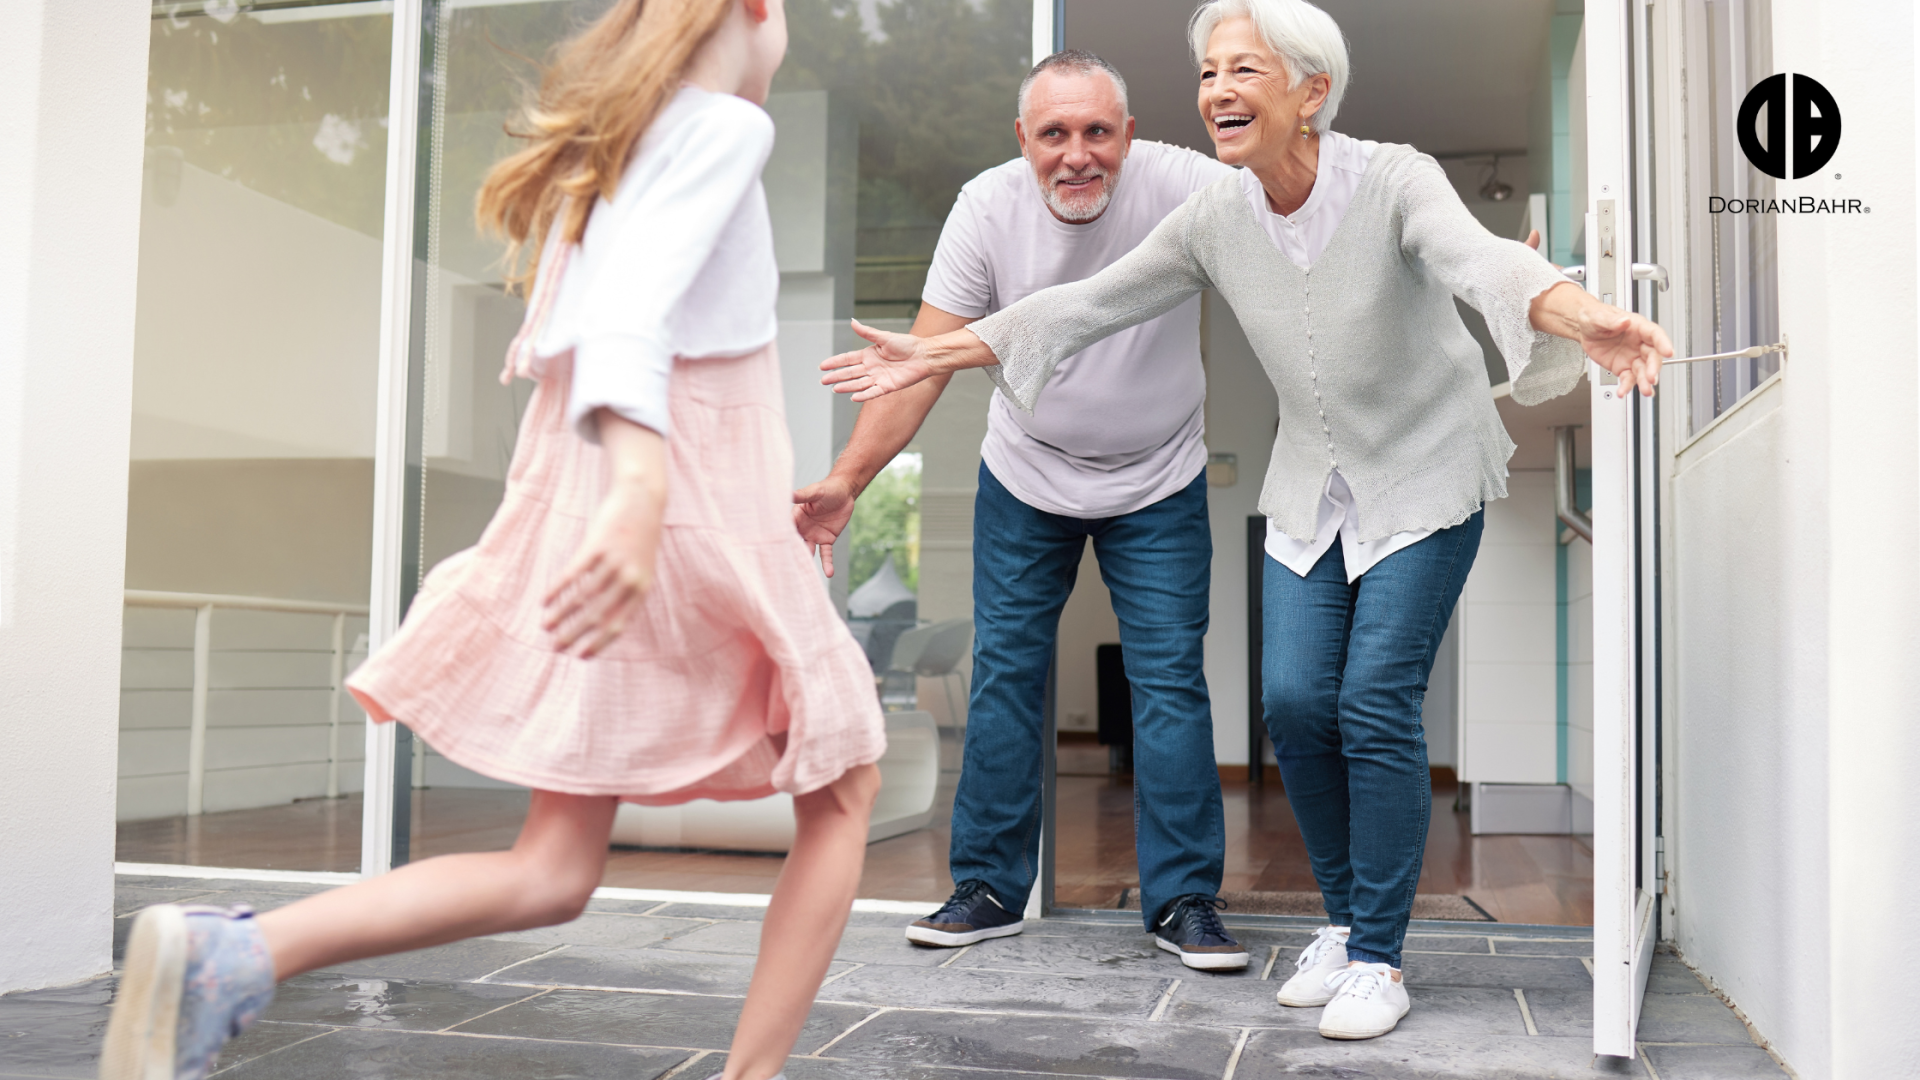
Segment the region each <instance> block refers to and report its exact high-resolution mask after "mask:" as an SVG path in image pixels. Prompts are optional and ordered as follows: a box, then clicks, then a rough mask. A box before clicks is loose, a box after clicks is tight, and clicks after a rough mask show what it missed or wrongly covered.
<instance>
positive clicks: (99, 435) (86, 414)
mask: <svg viewBox="0 0 1920 1080" xmlns="http://www.w3.org/2000/svg"><path fill="white" fill-rule="evenodd" d="M149 14H150V12H149V11H148V10H147V8H146V7H145V6H144V5H133V4H118V5H94V4H70V3H49V2H46V0H20V2H17V3H13V4H10V5H8V8H7V33H6V34H5V35H4V36H3V37H0V98H3V99H4V100H5V101H6V102H7V103H8V107H7V108H6V109H5V110H0V145H5V146H6V147H7V151H6V153H4V154H0V821H4V822H5V823H6V829H5V831H4V834H3V835H0V866H3V867H5V871H4V872H3V873H0V926H5V927H6V940H7V945H6V947H5V948H4V949H0V991H7V990H19V989H25V988H30V987H37V986H48V985H55V984H59V983H66V982H72V981H75V980H78V979H83V978H86V977H89V976H92V975H97V974H100V973H102V972H105V971H106V970H107V969H108V968H109V966H110V964H111V957H110V947H111V943H112V929H111V926H112V915H113V843H114V832H113V794H114V779H113V778H114V743H115V714H116V712H117V707H116V706H117V693H116V691H117V687H116V685H115V684H116V679H117V676H118V672H119V655H118V653H119V642H120V591H121V584H120V581H121V568H122V564H123V561H124V559H125V552H124V542H125V535H126V498H125V492H126V484H127V442H128V412H129V408H130V397H131V388H132V382H133V370H132V369H133V323H134V291H135V280H136V259H137V255H138V251H139V229H140V144H141V125H142V122H143V116H144V105H145V94H146V70H147V33H148V29H149V26H150V23H149V18H148V16H149Z"/></svg>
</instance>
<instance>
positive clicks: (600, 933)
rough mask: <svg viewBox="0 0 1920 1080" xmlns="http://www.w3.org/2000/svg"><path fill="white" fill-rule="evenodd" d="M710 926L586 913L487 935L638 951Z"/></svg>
mask: <svg viewBox="0 0 1920 1080" xmlns="http://www.w3.org/2000/svg"><path fill="white" fill-rule="evenodd" d="M711 925H712V924H711V923H704V922H691V921H688V920H684V919H658V918H648V917H647V916H644V915H614V914H605V913H599V912H591V911H590V912H588V913H586V914H585V915H582V916H580V917H579V918H577V919H575V920H573V921H572V922H570V923H562V924H560V925H559V926H542V927H539V928H538V929H534V930H515V931H513V932H511V933H506V934H489V935H487V940H489V941H523V942H529V943H532V944H536V945H547V946H553V945H602V946H606V947H607V948H612V949H638V948H643V947H645V946H647V945H651V944H653V943H654V942H656V941H666V940H668V939H669V938H673V937H678V936H681V935H685V934H691V933H694V932H696V931H699V930H704V929H706V928H707V927H708V926H711Z"/></svg>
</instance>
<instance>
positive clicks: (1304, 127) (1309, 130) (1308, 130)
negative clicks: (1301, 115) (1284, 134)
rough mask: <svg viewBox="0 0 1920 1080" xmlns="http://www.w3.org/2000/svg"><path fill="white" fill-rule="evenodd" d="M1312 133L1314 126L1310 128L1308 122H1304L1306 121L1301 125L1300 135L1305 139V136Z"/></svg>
mask: <svg viewBox="0 0 1920 1080" xmlns="http://www.w3.org/2000/svg"><path fill="white" fill-rule="evenodd" d="M1311 134H1313V129H1312V128H1310V127H1308V126H1307V125H1306V124H1304V123H1303V124H1301V125H1300V137H1301V138H1303V139H1304V138H1306V137H1307V136H1309V135H1311Z"/></svg>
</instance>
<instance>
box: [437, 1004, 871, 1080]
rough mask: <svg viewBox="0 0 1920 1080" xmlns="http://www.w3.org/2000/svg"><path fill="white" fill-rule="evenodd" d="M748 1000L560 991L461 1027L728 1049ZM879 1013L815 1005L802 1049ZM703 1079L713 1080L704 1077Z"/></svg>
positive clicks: (495, 1032) (498, 1032) (485, 1031)
mask: <svg viewBox="0 0 1920 1080" xmlns="http://www.w3.org/2000/svg"><path fill="white" fill-rule="evenodd" d="M744 1000H745V999H743V998H722V997H705V996H694V995H690V994H640V993H632V994H609V993H605V992H603V991H595V990H554V991H551V992H547V993H542V994H539V995H538V996H534V997H530V998H527V999H525V1000H522V1001H521V1002H520V1003H518V1004H516V1005H513V1006H512V1007H511V1008H505V1009H499V1010H497V1011H494V1012H490V1013H488V1014H486V1015H484V1016H481V1017H479V1018H477V1019H474V1020H471V1021H469V1022H466V1023H462V1024H460V1025H459V1026H458V1027H457V1028H456V1029H455V1030H456V1031H459V1032H463V1033H467V1034H475V1035H517V1036H524V1037H527V1038H539V1039H565V1040H571V1041H576V1042H598V1043H620V1044H627V1045H633V1046H672V1047H685V1048H688V1049H694V1050H725V1049H727V1047H728V1046H729V1045H730V1044H731V1043H732V1042H733V1028H734V1025H735V1024H736V1023H738V1022H739V1019H740V1007H741V1005H742V1004H743V1003H744ZM873 1013H874V1010H873V1009H870V1008H867V1007H865V1006H860V1005H815V1006H814V1007H813V1011H812V1013H810V1014H809V1015H808V1016H807V1024H806V1027H805V1028H803V1029H802V1030H801V1033H800V1040H799V1042H798V1043H796V1044H795V1046H794V1053H797V1054H811V1053H814V1052H815V1051H817V1050H819V1049H820V1048H821V1047H823V1046H825V1045H826V1044H827V1043H829V1042H831V1041H832V1040H833V1039H834V1037H835V1036H837V1035H839V1034H840V1033H842V1032H844V1031H846V1030H847V1029H848V1028H850V1027H852V1026H853V1025H855V1024H857V1023H859V1022H860V1021H862V1020H864V1019H866V1018H867V1017H869V1016H872V1015H873ZM716 1068H717V1066H716ZM700 1080H705V1077H704V1075H703V1076H702V1077H701V1078H700Z"/></svg>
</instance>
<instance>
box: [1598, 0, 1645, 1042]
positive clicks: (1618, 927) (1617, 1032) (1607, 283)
mask: <svg viewBox="0 0 1920 1080" xmlns="http://www.w3.org/2000/svg"><path fill="white" fill-rule="evenodd" d="M1639 7H1640V5H1639V3H1638V2H1637V0H1587V6H1586V64H1587V70H1586V83H1587V85H1586V94H1587V196H1588V200H1589V203H1588V206H1587V208H1586V210H1587V215H1586V223H1587V234H1586V251H1587V256H1586V260H1587V261H1586V269H1587V289H1588V291H1589V292H1591V293H1593V294H1595V295H1596V296H1598V297H1600V299H1602V300H1603V301H1606V302H1608V303H1613V304H1617V305H1619V306H1621V307H1632V306H1633V299H1634V293H1635V292H1636V290H1635V289H1634V287H1633V274H1632V266H1633V263H1634V256H1635V251H1634V248H1635V244H1634V238H1635V226H1634V221H1633V215H1634V209H1635V207H1634V201H1633V190H1634V188H1635V184H1634V177H1633V174H1632V168H1633V161H1634V158H1633V153H1632V138H1633V125H1632V123H1631V115H1632V114H1631V109H1632V107H1633V101H1634V97H1633V77H1632V76H1633V70H1632V66H1631V65H1630V60H1631V50H1632V48H1633V44H1634V38H1633V35H1632V34H1631V33H1630V31H1629V22H1628V18H1629V13H1630V12H1632V11H1637V10H1638V9H1639ZM1640 70H1641V72H1643V73H1644V70H1645V67H1644V64H1643V65H1641V67H1640ZM1590 370H1591V372H1592V375H1593V378H1592V379H1591V383H1592V407H1593V429H1592V431H1593V731H1594V736H1593V737H1594V764H1593V785H1594V796H1593V798H1594V833H1593V923H1594V925H1593V949H1594V956H1593V968H1594V970H1593V1048H1594V1052H1595V1053H1597V1054H1608V1055H1614V1056H1619V1057H1633V1056H1636V1054H1637V1049H1636V1043H1635V1036H1636V1034H1637V1028H1638V1025H1639V1017H1640V1003H1641V1000H1642V999H1643V997H1644V996H1645V994H1646V987H1647V972H1648V969H1649V967H1650V965H1651V962H1652V955H1653V945H1654V941H1655V939H1656V937H1657V933H1656V920H1655V905H1654V897H1653V894H1652V893H1651V892H1650V891H1649V890H1648V889H1647V888H1645V887H1644V885H1643V882H1644V881H1646V880H1648V879H1647V878H1646V877H1645V876H1644V875H1643V874H1642V873H1641V870H1642V869H1643V863H1644V862H1645V860H1646V858H1647V857H1648V855H1649V853H1650V852H1651V848H1652V845H1651V843H1650V842H1648V841H1647V836H1650V835H1651V829H1652V825H1653V820H1652V814H1651V813H1650V812H1648V813H1641V810H1642V804H1641V798H1642V792H1643V789H1644V786H1645V785H1644V782H1643V777H1644V776H1645V771H1644V770H1643V768H1642V765H1641V761H1640V757H1641V754H1642V752H1643V744H1642V740H1641V738H1640V735H1641V724H1642V721H1643V712H1642V709H1641V707H1640V705H1641V702H1642V700H1643V696H1642V694H1641V692H1640V687H1639V685H1638V682H1639V679H1638V674H1639V665H1638V664H1637V663H1636V661H1637V660H1639V659H1640V658H1641V656H1642V655H1643V653H1642V644H1641V626H1640V618H1639V614H1640V610H1641V609H1640V607H1639V604H1638V600H1639V594H1640V590H1641V582H1640V574H1639V572H1638V570H1639V566H1638V562H1637V560H1636V558H1635V555H1636V552H1637V551H1638V550H1639V547H1640V529H1639V519H1638V516H1637V515H1636V513H1635V511H1636V509H1637V507H1636V501H1637V500H1636V487H1635V484H1634V471H1635V466H1636V464H1637V462H1638V461H1640V460H1642V458H1640V457H1638V456H1637V455H1636V454H1635V453H1634V441H1635V436H1636V433H1637V432H1638V431H1641V430H1648V429H1649V425H1650V413H1649V412H1648V411H1647V404H1648V403H1647V402H1645V401H1644V400H1642V399H1641V398H1639V397H1638V396H1637V395H1636V396H1634V397H1632V398H1623V397H1622V395H1621V394H1620V392H1619V387H1618V385H1616V384H1615V383H1614V380H1613V379H1612V377H1611V376H1605V375H1603V373H1601V372H1600V371H1599V369H1598V367H1597V366H1596V367H1593V368H1591V369H1590ZM1635 412H1639V413H1640V416H1639V419H1640V421H1641V423H1640V425H1639V426H1637V427H1636V425H1635V423H1634V421H1635V415H1634V413H1635Z"/></svg>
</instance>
